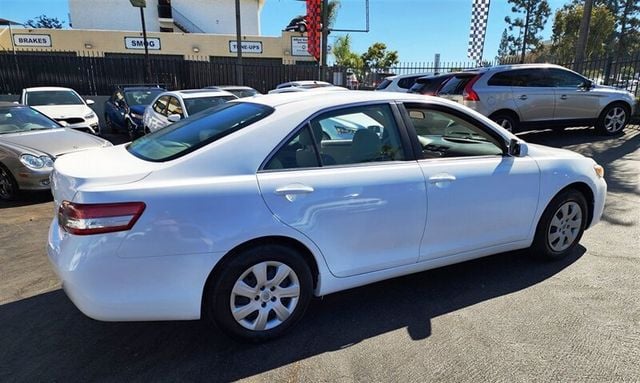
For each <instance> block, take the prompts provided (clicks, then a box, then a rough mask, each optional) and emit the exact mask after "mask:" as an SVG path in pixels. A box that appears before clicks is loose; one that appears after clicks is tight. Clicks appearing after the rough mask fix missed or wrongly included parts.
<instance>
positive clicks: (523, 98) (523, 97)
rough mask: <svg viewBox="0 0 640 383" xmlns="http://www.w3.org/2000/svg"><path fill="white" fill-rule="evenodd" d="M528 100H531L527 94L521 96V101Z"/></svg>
mask: <svg viewBox="0 0 640 383" xmlns="http://www.w3.org/2000/svg"><path fill="white" fill-rule="evenodd" d="M527 98H529V97H527V95H526V94H523V95H522V96H520V99H521V100H526V99H527Z"/></svg>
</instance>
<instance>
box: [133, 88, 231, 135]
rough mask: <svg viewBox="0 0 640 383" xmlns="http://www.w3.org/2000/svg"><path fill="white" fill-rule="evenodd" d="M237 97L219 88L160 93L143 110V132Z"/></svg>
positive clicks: (152, 130) (160, 127) (161, 126)
mask: <svg viewBox="0 0 640 383" xmlns="http://www.w3.org/2000/svg"><path fill="white" fill-rule="evenodd" d="M237 98H238V97H237V96H235V95H234V94H233V93H230V92H226V91H224V90H221V89H189V90H176V91H173V92H164V93H160V94H159V95H158V96H157V97H156V98H155V99H154V100H153V102H152V103H151V104H150V105H149V106H148V107H147V108H146V109H145V111H144V116H143V117H142V123H143V125H144V132H145V133H150V132H155V131H156V130H158V129H162V128H164V127H165V126H167V125H170V124H172V123H174V122H177V121H180V120H181V119H183V118H187V117H189V116H190V115H192V114H196V113H199V112H202V111H203V110H205V109H208V108H212V107H214V106H216V105H219V104H222V103H225V102H227V101H230V100H235V99H237Z"/></svg>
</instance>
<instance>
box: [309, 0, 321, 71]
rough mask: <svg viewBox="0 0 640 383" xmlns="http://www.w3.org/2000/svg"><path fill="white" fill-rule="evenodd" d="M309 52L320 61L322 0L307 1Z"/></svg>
mask: <svg viewBox="0 0 640 383" xmlns="http://www.w3.org/2000/svg"><path fill="white" fill-rule="evenodd" d="M305 20H306V22H307V51H308V52H309V54H310V55H311V56H313V57H315V58H316V60H318V61H320V37H321V29H322V0H307V16H306V18H305Z"/></svg>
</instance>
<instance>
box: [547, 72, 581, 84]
mask: <svg viewBox="0 0 640 383" xmlns="http://www.w3.org/2000/svg"><path fill="white" fill-rule="evenodd" d="M549 74H550V77H551V81H552V82H553V85H554V86H556V87H559V88H577V87H579V86H582V85H584V82H585V79H584V78H582V77H581V76H578V75H577V74H575V73H572V72H569V71H566V70H562V69H549Z"/></svg>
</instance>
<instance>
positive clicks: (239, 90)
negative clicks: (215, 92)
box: [205, 85, 261, 98]
mask: <svg viewBox="0 0 640 383" xmlns="http://www.w3.org/2000/svg"><path fill="white" fill-rule="evenodd" d="M205 89H220V90H226V91H227V92H229V93H233V94H234V95H235V96H236V97H238V98H244V97H253V96H257V95H259V94H261V93H260V92H258V91H257V90H255V89H253V88H251V87H249V86H242V85H217V86H208V87H206V88H205Z"/></svg>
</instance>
